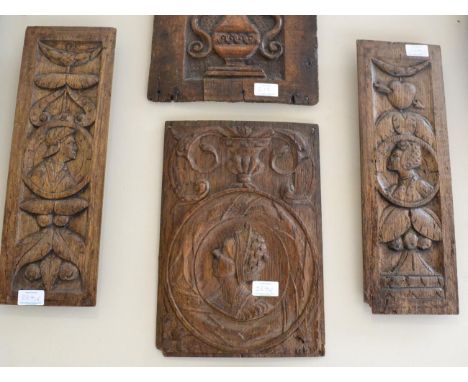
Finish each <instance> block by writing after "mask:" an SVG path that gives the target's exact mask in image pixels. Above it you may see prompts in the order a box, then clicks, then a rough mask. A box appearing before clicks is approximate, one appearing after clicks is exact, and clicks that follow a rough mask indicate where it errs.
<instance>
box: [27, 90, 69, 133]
mask: <svg viewBox="0 0 468 382" xmlns="http://www.w3.org/2000/svg"><path fill="white" fill-rule="evenodd" d="M64 93H65V88H62V89H59V90H57V91H55V92H53V93H52V94H49V95H48V96H45V97H43V98H41V99H40V100H39V101H37V102H36V103H35V104H34V105H33V106H32V108H31V111H30V112H29V119H30V121H31V123H32V124H33V125H34V126H42V125H43V124H45V123H46V122H48V121H49V120H50V118H51V116H50V115H49V113H48V112H47V111H46V110H45V109H46V108H47V106H49V105H50V104H51V103H52V102H54V101H55V100H56V99H58V98H60V97H61V96H63V94H64Z"/></svg>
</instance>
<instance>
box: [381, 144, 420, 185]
mask: <svg viewBox="0 0 468 382" xmlns="http://www.w3.org/2000/svg"><path fill="white" fill-rule="evenodd" d="M421 162H422V152H421V146H419V145H418V144H417V143H415V142H410V141H400V142H398V143H397V144H396V145H395V148H394V149H393V151H392V153H391V155H390V157H389V158H388V166H387V167H388V169H389V170H392V171H396V172H398V173H399V174H400V176H402V175H403V176H404V175H405V174H406V173H407V172H409V171H412V170H414V169H417V168H419V167H420V166H421Z"/></svg>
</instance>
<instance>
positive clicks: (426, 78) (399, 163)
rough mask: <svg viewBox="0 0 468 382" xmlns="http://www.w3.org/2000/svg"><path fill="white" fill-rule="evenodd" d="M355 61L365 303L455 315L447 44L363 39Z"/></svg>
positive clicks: (379, 309)
mask: <svg viewBox="0 0 468 382" xmlns="http://www.w3.org/2000/svg"><path fill="white" fill-rule="evenodd" d="M410 45H411V44H410ZM420 48H424V46H423V47H421V46H420V47H418V49H420ZM416 54H417V55H416ZM357 56H358V77H359V116H360V133H361V175H362V208H363V213H362V218H363V251H364V297H365V301H366V302H368V303H369V305H370V306H371V307H372V312H373V313H384V314H457V313H458V292H457V272H456V257H455V236H454V223H453V206H452V190H451V176H450V161H449V150H448V134H447V124H446V117H445V100H444V88H443V78H442V63H441V53H440V47H439V46H435V45H429V46H428V54H427V55H426V54H425V52H424V51H421V52H419V53H417V52H416V53H414V49H413V50H412V48H411V46H408V44H405V43H391V42H379V41H358V42H357Z"/></svg>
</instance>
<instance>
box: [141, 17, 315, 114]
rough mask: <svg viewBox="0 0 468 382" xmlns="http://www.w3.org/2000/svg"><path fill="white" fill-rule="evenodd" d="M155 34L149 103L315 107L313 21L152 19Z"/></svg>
mask: <svg viewBox="0 0 468 382" xmlns="http://www.w3.org/2000/svg"><path fill="white" fill-rule="evenodd" d="M153 28H154V29H153V47H152V56H151V69H150V76H149V85H148V99H150V100H152V101H157V102H168V101H179V102H185V101H231V102H239V101H246V102H278V103H291V104H299V105H314V104H316V103H317V102H318V74H317V18H316V16H234V15H230V16H155V18H154V27H153ZM255 83H260V84H265V83H267V84H277V85H278V95H277V96H275V95H268V94H265V93H261V92H260V93H259V92H258V91H257V93H256V92H255V90H254V87H255V85H254V84H255Z"/></svg>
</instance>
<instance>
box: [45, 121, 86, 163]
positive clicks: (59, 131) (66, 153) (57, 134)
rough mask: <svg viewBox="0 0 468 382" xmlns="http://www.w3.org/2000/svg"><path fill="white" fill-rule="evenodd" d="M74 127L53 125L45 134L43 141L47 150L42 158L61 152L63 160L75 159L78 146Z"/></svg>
mask: <svg viewBox="0 0 468 382" xmlns="http://www.w3.org/2000/svg"><path fill="white" fill-rule="evenodd" d="M75 132H76V131H75V129H73V128H71V127H62V126H60V127H54V128H51V129H50V130H49V131H48V132H47V134H46V139H45V143H46V145H47V150H46V152H45V154H44V158H50V157H53V156H55V155H57V154H59V153H60V154H61V156H62V157H63V159H64V160H65V161H70V160H73V159H76V155H77V153H78V146H77V144H76V139H75Z"/></svg>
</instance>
